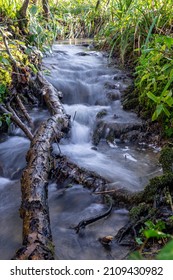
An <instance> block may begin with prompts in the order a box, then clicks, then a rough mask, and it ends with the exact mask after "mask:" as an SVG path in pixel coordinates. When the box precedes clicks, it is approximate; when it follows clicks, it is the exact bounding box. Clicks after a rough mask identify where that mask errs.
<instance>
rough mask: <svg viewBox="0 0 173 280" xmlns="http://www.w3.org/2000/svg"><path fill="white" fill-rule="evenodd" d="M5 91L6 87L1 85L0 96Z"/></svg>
mask: <svg viewBox="0 0 173 280" xmlns="http://www.w3.org/2000/svg"><path fill="white" fill-rule="evenodd" d="M5 91H6V86H5V85H3V84H0V94H4V93H5Z"/></svg>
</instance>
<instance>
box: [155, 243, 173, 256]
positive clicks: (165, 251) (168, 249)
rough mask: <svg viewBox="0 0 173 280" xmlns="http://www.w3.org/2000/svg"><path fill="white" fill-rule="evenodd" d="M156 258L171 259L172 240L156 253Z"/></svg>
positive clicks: (172, 250) (172, 251) (172, 253)
mask: <svg viewBox="0 0 173 280" xmlns="http://www.w3.org/2000/svg"><path fill="white" fill-rule="evenodd" d="M157 260H173V240H171V241H170V242H168V243H167V244H166V245H165V246H164V247H163V249H162V250H161V251H160V253H159V254H158V255H157Z"/></svg>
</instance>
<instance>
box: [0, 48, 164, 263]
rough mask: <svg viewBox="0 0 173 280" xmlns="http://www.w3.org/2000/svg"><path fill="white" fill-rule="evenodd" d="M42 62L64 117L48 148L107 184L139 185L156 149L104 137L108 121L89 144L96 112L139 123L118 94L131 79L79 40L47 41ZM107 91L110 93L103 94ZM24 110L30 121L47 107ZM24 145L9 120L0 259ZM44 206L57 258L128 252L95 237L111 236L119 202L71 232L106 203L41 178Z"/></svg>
mask: <svg viewBox="0 0 173 280" xmlns="http://www.w3.org/2000/svg"><path fill="white" fill-rule="evenodd" d="M43 69H46V73H47V75H46V78H47V79H48V81H49V82H51V83H52V84H53V85H54V86H55V87H56V88H57V89H58V91H62V93H63V100H62V101H63V104H64V108H65V111H66V113H67V114H69V115H71V121H72V127H71V132H70V134H69V135H68V137H66V138H65V139H63V140H62V141H61V143H60V144H59V145H57V144H56V143H54V144H53V153H54V154H59V152H60V151H61V153H62V154H64V155H67V156H68V157H69V158H70V160H71V161H73V162H75V163H76V164H78V165H79V166H81V167H85V168H86V169H88V170H92V171H95V172H96V173H98V174H99V175H101V176H103V177H105V178H106V179H108V180H109V181H110V184H109V186H108V187H109V188H110V189H113V188H114V186H116V185H118V186H122V187H126V188H128V189H130V190H132V191H137V190H141V189H143V188H144V186H145V185H146V184H147V183H148V181H149V179H150V178H152V177H154V176H156V175H158V174H160V173H161V168H160V166H159V165H158V154H159V153H158V151H159V150H158V149H156V148H154V147H147V146H146V145H144V143H141V145H135V144H133V143H130V142H129V141H121V139H120V138H118V137H115V139H113V141H112V140H111V141H108V140H107V139H106V134H108V133H109V130H110V128H109V126H108V127H107V128H106V129H105V135H102V137H101V138H100V141H99V143H98V145H94V144H93V135H94V131H96V120H98V114H100V112H106V114H105V115H104V116H102V117H101V119H102V120H103V121H104V122H106V123H109V124H110V126H112V125H118V126H120V127H121V126H124V125H127V126H130V125H131V124H133V123H135V124H137V125H139V126H140V124H141V120H140V119H138V118H137V116H136V115H135V114H134V113H130V112H125V111H124V110H123V109H122V106H121V101H120V98H121V94H122V92H123V90H125V89H126V88H127V87H128V86H129V85H130V83H131V81H130V79H129V78H128V77H126V76H125V74H124V73H123V71H122V70H120V69H119V68H118V67H115V66H108V58H107V55H106V54H104V53H102V52H97V51H95V50H93V49H91V48H90V47H84V46H83V45H74V44H55V45H54V46H53V54H52V55H51V56H47V57H45V58H44V60H43ZM122 77H125V78H123V79H122ZM110 95H111V96H114V98H113V99H112V98H111V99H110V98H107V97H109V96H110ZM115 96H116V98H115ZM31 117H32V119H33V121H34V123H35V126H36V127H37V126H38V124H39V123H40V122H41V121H43V120H44V119H46V118H48V117H49V114H48V112H47V111H46V110H43V109H39V108H34V109H33V110H32V111H31ZM28 149H29V140H28V139H26V138H25V137H24V135H23V133H22V131H21V130H20V129H18V128H14V127H13V126H12V127H11V128H10V131H9V134H8V135H6V134H3V135H1V136H0V217H1V218H0V259H10V258H11V257H12V256H13V255H14V253H15V250H16V249H18V248H19V247H20V245H21V242H22V221H21V219H20V217H19V207H20V203H21V193H20V176H21V173H22V170H23V168H24V167H25V165H26V161H25V155H26V152H27V150H28ZM49 208H50V220H51V229H52V235H53V241H54V244H55V252H56V258H57V259H71V260H72V259H122V258H124V257H125V256H126V254H127V253H128V248H126V247H122V246H119V245H117V244H115V243H112V245H111V246H109V247H105V246H103V245H102V244H101V243H100V242H99V238H101V237H104V236H107V235H112V236H114V235H115V234H116V233H117V231H118V230H119V229H120V228H121V227H122V226H124V225H125V224H126V223H127V221H128V211H127V210H126V209H116V208H113V210H112V212H111V215H109V216H108V217H107V218H104V219H101V220H99V221H97V222H95V223H93V224H91V225H88V226H87V227H86V228H85V229H84V230H82V231H81V232H80V233H79V234H76V232H75V231H74V230H73V229H72V228H71V227H72V226H74V225H77V224H78V223H79V222H80V221H81V220H83V219H85V218H90V217H93V216H96V215H98V214H101V213H104V212H105V211H106V210H107V208H108V205H106V204H103V203H102V201H100V199H99V198H98V196H97V195H94V194H93V193H92V192H91V191H90V190H88V189H86V188H84V187H83V186H82V185H77V184H76V185H73V186H58V185H56V184H55V183H53V182H50V184H49Z"/></svg>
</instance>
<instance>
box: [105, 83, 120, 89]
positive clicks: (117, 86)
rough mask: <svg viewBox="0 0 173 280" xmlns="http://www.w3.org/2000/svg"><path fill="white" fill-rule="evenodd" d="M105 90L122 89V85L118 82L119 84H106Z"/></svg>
mask: <svg viewBox="0 0 173 280" xmlns="http://www.w3.org/2000/svg"><path fill="white" fill-rule="evenodd" d="M104 86H105V88H107V89H120V88H121V85H120V84H119V83H118V82H117V83H113V82H106V83H105V84H104Z"/></svg>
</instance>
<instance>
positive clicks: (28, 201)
mask: <svg viewBox="0 0 173 280" xmlns="http://www.w3.org/2000/svg"><path fill="white" fill-rule="evenodd" d="M40 83H41V84H42V92H43V96H44V98H45V102H46V103H48V107H49V109H50V111H51V113H52V117H51V118H49V119H48V120H47V121H45V122H43V123H42V124H41V126H40V127H39V128H38V130H37V131H36V133H35V135H34V138H33V140H32V141H31V146H30V149H29V151H28V153H27V156H26V159H27V167H26V169H25V170H24V172H23V174H22V179H21V189H22V203H21V208H20V215H21V218H22V219H23V246H22V247H21V248H20V249H19V250H18V251H17V252H16V254H15V256H14V258H13V259H19V260H22V259H32V260H33V259H53V258H54V246H53V242H52V234H51V228H50V220H49V208H48V201H47V198H48V195H47V193H48V191H47V186H48V179H49V173H50V169H51V163H50V162H51V159H50V151H51V144H52V142H53V141H54V140H55V139H56V141H59V140H60V139H61V138H62V137H63V135H64V133H63V132H64V131H67V130H68V129H69V117H68V116H67V115H66V114H65V113H64V110H63V107H62V105H61V103H60V100H59V98H58V94H57V92H56V90H55V89H54V88H53V86H51V85H49V83H48V82H47V81H46V80H45V78H43V77H42V80H41V81H40Z"/></svg>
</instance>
